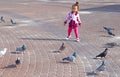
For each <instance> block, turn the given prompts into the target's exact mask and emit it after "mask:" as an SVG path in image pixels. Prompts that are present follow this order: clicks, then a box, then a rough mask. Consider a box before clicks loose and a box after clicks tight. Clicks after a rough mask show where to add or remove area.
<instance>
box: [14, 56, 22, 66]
mask: <svg viewBox="0 0 120 77" xmlns="http://www.w3.org/2000/svg"><path fill="white" fill-rule="evenodd" d="M15 64H16V65H19V64H21V61H20V58H19V57H18V58H17V60H15Z"/></svg>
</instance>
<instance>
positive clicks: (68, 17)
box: [64, 13, 70, 23]
mask: <svg viewBox="0 0 120 77" xmlns="http://www.w3.org/2000/svg"><path fill="white" fill-rule="evenodd" d="M69 20H70V13H68V15H67V17H66V19H65V21H64V22H66V23H67V21H69Z"/></svg>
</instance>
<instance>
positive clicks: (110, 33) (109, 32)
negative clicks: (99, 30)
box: [107, 31, 115, 36]
mask: <svg viewBox="0 0 120 77" xmlns="http://www.w3.org/2000/svg"><path fill="white" fill-rule="evenodd" d="M107 33H108V34H109V35H112V36H115V34H113V33H112V32H111V31H107Z"/></svg>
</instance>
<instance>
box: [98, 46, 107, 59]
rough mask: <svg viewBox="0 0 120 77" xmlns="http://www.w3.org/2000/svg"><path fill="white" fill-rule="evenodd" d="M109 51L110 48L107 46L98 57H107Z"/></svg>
mask: <svg viewBox="0 0 120 77" xmlns="http://www.w3.org/2000/svg"><path fill="white" fill-rule="evenodd" d="M107 52H108V48H106V49H105V50H104V51H103V52H102V53H100V54H99V55H97V56H96V58H97V57H101V58H102V57H104V58H105V57H106V55H107Z"/></svg>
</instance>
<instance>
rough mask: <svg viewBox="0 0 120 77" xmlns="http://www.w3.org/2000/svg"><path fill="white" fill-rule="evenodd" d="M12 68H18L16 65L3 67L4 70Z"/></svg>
mask: <svg viewBox="0 0 120 77" xmlns="http://www.w3.org/2000/svg"><path fill="white" fill-rule="evenodd" d="M10 68H16V65H15V64H11V65H8V66H5V67H3V68H2V69H10Z"/></svg>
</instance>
